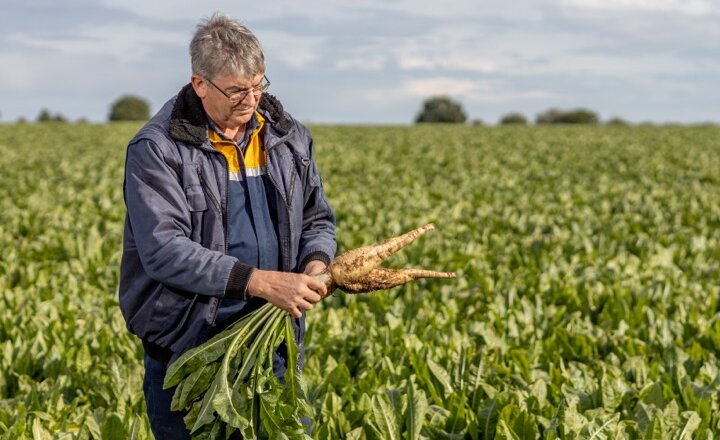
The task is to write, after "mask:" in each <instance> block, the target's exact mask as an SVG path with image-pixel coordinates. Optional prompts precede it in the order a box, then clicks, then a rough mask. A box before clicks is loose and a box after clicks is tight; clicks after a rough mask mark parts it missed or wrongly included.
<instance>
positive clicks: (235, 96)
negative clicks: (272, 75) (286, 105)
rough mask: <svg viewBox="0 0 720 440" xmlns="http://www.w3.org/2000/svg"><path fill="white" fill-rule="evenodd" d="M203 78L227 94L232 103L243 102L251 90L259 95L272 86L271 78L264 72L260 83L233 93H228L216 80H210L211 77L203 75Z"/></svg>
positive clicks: (224, 94)
mask: <svg viewBox="0 0 720 440" xmlns="http://www.w3.org/2000/svg"><path fill="white" fill-rule="evenodd" d="M203 79H204V80H205V81H207V82H209V83H210V84H211V85H212V86H213V87H215V89H217V91H218V92H220V93H222V94H223V96H225V97H226V98H227V99H228V101H230V103H232V104H239V103H241V102H243V101H244V100H245V98H247V96H248V94H249V93H250V92H253V96H257V97H259V96H260V95H261V94H262V93H263V92H264V91H266V90H267V89H269V88H270V80H269V79H268V77H267V76H265V75H264V74H263V79H262V80H261V81H260V84H258V85H257V86H255V87H250V88H249V89H243V90H240V91H237V92H235V93H231V94H228V93H227V92H226V91H225V90H223V89H221V88H220V87H218V86H217V84H215V83H214V82H212V81H211V80H210V78H205V77H203Z"/></svg>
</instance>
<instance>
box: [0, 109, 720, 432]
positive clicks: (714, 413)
mask: <svg viewBox="0 0 720 440" xmlns="http://www.w3.org/2000/svg"><path fill="white" fill-rule="evenodd" d="M138 127H139V126H138V125H137V124H117V125H67V124H52V123H49V124H24V125H1V126H0V167H1V168H2V173H0V249H1V250H2V258H0V438H2V439H13V440H16V439H38V440H41V439H55V438H57V439H75V438H78V439H128V438H132V439H147V438H151V435H150V432H149V426H148V422H147V417H146V416H145V414H144V401H143V395H142V357H141V355H142V348H141V346H140V344H139V342H138V341H137V340H136V339H134V338H133V337H132V336H131V335H129V333H127V331H126V330H125V325H124V322H123V319H122V317H121V315H120V311H119V308H118V305H117V283H118V266H119V261H120V255H121V239H122V223H123V219H124V205H123V201H122V178H123V161H124V155H125V145H126V143H127V140H128V139H129V138H130V137H131V136H132V135H133V133H134V132H135V131H136V130H137V129H138ZM311 129H312V131H313V134H314V137H315V145H316V149H317V152H318V153H317V154H318V162H319V165H320V169H321V171H322V173H323V178H324V185H325V190H326V192H327V193H328V196H329V198H330V201H331V202H332V204H333V206H334V208H335V210H336V214H337V220H338V240H339V247H340V252H342V251H343V250H346V249H350V248H354V247H357V246H360V245H364V244H369V243H372V242H375V241H377V240H379V239H382V238H385V237H390V236H393V235H398V234H400V233H402V232H405V231H408V230H410V229H413V228H415V227H417V226H420V225H422V224H425V223H430V222H432V223H434V224H435V225H436V226H437V230H436V231H435V232H433V233H431V234H428V235H427V236H425V237H423V238H421V239H419V240H418V241H417V242H416V243H415V244H413V245H412V246H410V247H409V248H407V249H406V250H404V251H403V252H401V253H400V254H398V255H397V256H394V257H392V259H391V260H390V262H389V264H390V265H391V266H394V267H410V266H417V267H425V268H434V269H437V270H449V271H456V272H457V273H458V278H457V279H456V280H431V281H420V282H417V283H414V284H411V285H407V286H404V287H402V288H396V289H392V290H389V291H383V292H378V293H375V294H372V295H366V296H358V297H353V296H350V295H346V294H343V293H341V292H338V293H336V294H335V295H334V296H333V297H331V298H330V299H328V300H326V301H325V302H324V303H323V304H322V305H321V306H320V307H316V308H315V309H314V310H312V311H311V312H310V313H309V317H308V326H309V331H308V337H307V340H306V345H307V357H306V365H305V371H304V376H303V378H304V382H305V388H306V394H307V396H308V398H309V400H310V402H311V404H312V405H313V407H314V411H315V416H314V420H313V437H314V438H318V439H341V438H348V439H411V438H412V439H414V438H428V439H490V438H497V439H523V440H524V439H538V438H543V439H598V440H599V439H713V438H718V436H720V361H719V359H720V314H719V313H718V311H719V310H720V303H719V299H720V172H719V171H720V128H718V127H711V126H705V127H702V126H697V127H607V126H605V127H599V126H596V127H587V126H586V127H582V126H564V127H563V126H525V127H508V126H505V127H479V126H477V127H476V126H463V127H454V126H442V125H441V126H433V125H429V126H419V127H373V126H347V127H342V126H315V127H311Z"/></svg>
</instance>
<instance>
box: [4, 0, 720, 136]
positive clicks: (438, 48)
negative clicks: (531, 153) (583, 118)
mask: <svg viewBox="0 0 720 440" xmlns="http://www.w3.org/2000/svg"><path fill="white" fill-rule="evenodd" d="M216 11H219V12H223V13H225V14H227V15H229V16H231V17H233V18H236V19H238V20H240V21H241V22H243V23H244V24H245V25H246V26H248V27H249V28H250V29H251V30H252V31H253V32H254V33H255V35H257V37H258V38H259V40H260V42H261V44H262V45H263V48H264V51H265V56H266V64H267V76H268V77H269V78H270V80H271V82H272V84H271V88H270V91H269V92H270V93H272V94H274V95H276V96H277V97H278V98H280V100H281V101H282V102H283V104H284V107H285V108H286V110H288V111H289V112H290V113H291V114H292V115H293V116H295V117H296V118H297V119H299V120H300V121H303V122H305V123H340V124H408V123H412V122H413V120H414V118H415V116H416V115H417V113H418V111H419V110H420V108H421V105H422V102H423V100H425V99H426V98H428V97H430V96H434V95H448V96H450V97H451V98H453V99H454V100H456V101H458V102H459V103H460V104H462V106H463V108H464V110H465V112H466V114H467V115H468V120H470V121H473V120H482V121H484V122H485V123H497V122H498V120H499V119H500V118H501V117H502V116H503V115H505V114H507V113H510V112H520V113H523V114H524V115H525V116H526V117H527V118H528V119H529V120H534V119H535V117H536V116H537V114H538V113H540V112H542V111H545V110H547V109H548V108H551V107H554V108H559V109H573V108H579V107H583V108H589V109H591V110H593V111H595V112H597V113H598V115H599V116H600V118H601V120H608V119H610V118H613V117H620V118H623V119H625V120H627V121H629V122H654V123H671V122H679V123H696V122H720V0H684V1H683V0H514V1H501V0H488V1H483V0H442V1H441V0H412V1H411V0H384V1H380V0H354V1H350V0H313V1H286V0H270V1H266V2H260V1H252V2H250V1H244V0H227V1H203V2H200V1H186V0H172V1H170V0H74V1H73V0H2V8H1V9H0V122H14V121H16V120H18V118H25V119H27V120H34V119H36V117H37V115H38V114H39V113H40V110H41V109H43V108H47V109H48V110H50V111H51V112H52V113H60V114H62V115H63V116H65V117H66V118H68V119H70V120H77V119H79V118H83V119H86V120H89V121H91V122H102V121H105V120H107V116H108V114H109V111H110V106H111V105H112V103H113V102H114V101H115V100H116V99H118V98H119V97H121V96H122V95H125V94H132V95H137V96H140V97H143V98H145V99H146V100H147V101H148V102H149V103H150V107H151V112H155V111H157V110H159V109H160V107H161V106H162V105H163V104H164V103H165V102H166V101H167V100H168V99H170V98H171V97H172V96H173V95H175V94H176V93H177V91H178V90H179V89H180V88H181V87H182V86H183V85H184V84H186V83H187V82H188V81H189V78H190V59H189V55H188V44H189V42H190V39H191V38H192V34H193V33H194V31H195V26H196V25H197V24H198V22H199V21H200V20H201V19H203V18H207V17H209V16H210V15H211V14H212V13H213V12H216Z"/></svg>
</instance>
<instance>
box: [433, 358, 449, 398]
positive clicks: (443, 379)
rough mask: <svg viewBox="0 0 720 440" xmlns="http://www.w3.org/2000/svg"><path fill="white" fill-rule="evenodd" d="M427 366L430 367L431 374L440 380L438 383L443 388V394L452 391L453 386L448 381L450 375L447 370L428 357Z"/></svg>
mask: <svg viewBox="0 0 720 440" xmlns="http://www.w3.org/2000/svg"><path fill="white" fill-rule="evenodd" d="M427 366H428V368H429V369H430V372H432V374H433V376H435V378H436V379H437V380H438V382H440V384H441V385H442V386H443V388H444V389H445V396H447V395H448V394H451V393H452V392H453V386H452V384H451V383H450V375H449V374H448V372H447V370H445V369H444V368H443V367H441V366H440V365H438V364H436V363H435V362H434V361H433V360H432V359H430V358H428V359H427Z"/></svg>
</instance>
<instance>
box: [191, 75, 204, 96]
mask: <svg viewBox="0 0 720 440" xmlns="http://www.w3.org/2000/svg"><path fill="white" fill-rule="evenodd" d="M190 84H192V88H193V90H195V94H197V95H198V97H199V98H200V99H203V98H205V95H206V94H207V81H205V80H204V79H203V78H202V77H201V76H198V75H192V76H191V77H190Z"/></svg>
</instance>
